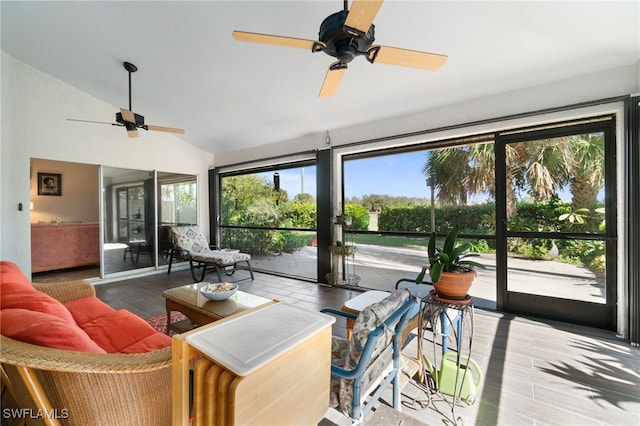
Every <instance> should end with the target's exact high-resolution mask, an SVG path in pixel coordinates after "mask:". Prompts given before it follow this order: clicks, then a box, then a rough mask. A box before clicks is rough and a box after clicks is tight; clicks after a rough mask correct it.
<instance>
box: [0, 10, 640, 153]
mask: <svg viewBox="0 0 640 426" xmlns="http://www.w3.org/2000/svg"><path fill="white" fill-rule="evenodd" d="M342 8H343V2H342V1H341V0H324V1H302V0H299V1H197V2H189V1H167V2H164V1H163V2H147V1H144V2H111V1H105V2H78V1H73V2H57V1H52V2H49V1H47V2H32V1H16V2H13V1H2V3H1V18H2V22H1V23H2V50H3V51H5V52H6V53H8V54H10V55H12V56H14V57H16V58H18V59H20V60H22V61H24V62H26V63H28V64H30V65H32V66H34V67H35V68H38V69H40V70H42V71H44V72H46V73H48V74H50V75H52V76H54V77H56V78H58V79H60V80H62V81H65V82H67V83H69V84H70V85H72V86H75V87H77V88H78V89H80V90H82V91H84V92H87V93H89V94H90V95H93V96H95V97H97V98H99V99H101V100H103V101H105V102H107V103H109V104H112V105H114V106H116V107H118V108H120V107H124V108H127V107H128V93H127V74H126V72H125V71H124V69H123V68H122V62H123V61H130V62H132V63H134V64H135V65H137V67H138V72H136V73H135V74H133V110H134V111H135V112H138V113H141V114H143V115H144V116H145V117H146V121H147V122H149V123H152V124H159V125H166V126H172V127H182V128H185V129H186V130H187V132H186V134H184V135H183V136H181V137H183V138H184V139H185V140H186V141H188V142H190V143H192V144H193V145H196V146H198V147H201V148H202V149H204V150H207V151H209V152H212V153H216V152H225V151H232V150H237V149H246V148H251V147H255V146H259V145H264V144H268V143H272V142H278V141H283V140H288V139H294V138H297V137H302V136H304V135H309V134H315V133H317V134H324V132H325V131H327V130H332V129H339V128H343V127H347V126H352V125H356V124H364V123H367V122H371V121H374V120H377V119H381V118H385V117H393V116H397V115H402V114H408V113H412V112H415V111H420V110H426V109H429V108H434V107H438V106H440V105H447V104H451V103H454V102H460V101H464V100H467V99H473V98H478V97H483V96H488V95H491V94H496V93H503V92H508V91H512V90H517V89H520V88H526V87H532V86H537V85H541V84H545V83H548V82H553V81H560V80H564V79H569V78H572V77H576V76H581V75H586V74H590V73H594V72H598V71H601V70H607V69H613V68H617V67H623V66H629V65H632V64H636V63H637V61H638V60H639V59H640V32H639V26H640V24H639V22H640V7H639V2H638V1H625V2H615V1H602V2H598V1H584V2H582V1H570V2H558V1H549V2H544V1H531V2H528V1H497V2H484V1H469V2H465V1H400V0H387V1H385V2H384V4H383V5H382V7H381V9H380V11H379V13H378V15H377V17H376V19H375V21H374V23H375V38H376V41H375V44H382V45H387V46H394V47H402V48H407V49H413V50H420V51H428V52H433V53H441V54H446V55H448V60H447V62H446V63H445V65H444V66H443V67H442V68H441V69H440V70H438V71H435V72H431V71H423V70H417V69H412V68H403V67H398V66H393V65H385V64H370V63H369V62H367V61H366V60H365V59H364V58H362V57H359V58H356V59H355V60H354V61H353V62H351V63H350V64H349V68H348V70H347V71H346V73H345V75H344V77H343V79H342V81H341V82H340V85H339V87H338V89H337V91H336V93H335V95H334V96H333V97H330V98H326V99H319V98H318V92H319V90H320V87H321V85H322V82H323V79H324V77H325V74H326V71H327V68H328V66H329V65H330V64H331V63H332V62H333V61H334V60H335V59H334V58H331V57H329V56H327V55H325V54H324V53H322V52H320V53H312V52H311V51H306V50H303V49H292V48H287V47H280V46H271V45H261V44H254V43H243V42H239V41H236V40H234V38H233V37H232V35H231V34H232V31H233V30H236V29H237V30H243V31H251V32H258V33H270V34H276V35H284V36H291V37H299V38H303V39H311V40H315V39H317V38H318V29H319V26H320V23H321V22H322V20H323V19H324V18H325V17H327V16H328V15H330V14H332V13H334V12H336V11H338V10H341V9H342ZM114 112H115V111H114ZM75 118H84V119H87V120H96V121H112V120H113V119H114V117H93V116H92V117H89V116H87V117H75ZM78 125H79V126H82V125H86V124H83V123H78Z"/></svg>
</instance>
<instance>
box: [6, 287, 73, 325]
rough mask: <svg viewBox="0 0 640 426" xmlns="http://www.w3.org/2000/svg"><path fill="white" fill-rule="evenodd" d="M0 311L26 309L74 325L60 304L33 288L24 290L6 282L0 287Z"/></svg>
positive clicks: (71, 317)
mask: <svg viewBox="0 0 640 426" xmlns="http://www.w3.org/2000/svg"><path fill="white" fill-rule="evenodd" d="M0 309H26V310H29V311H35V312H42V313H45V314H50V315H54V316H56V317H58V318H60V319H63V320H65V321H68V322H70V323H71V324H74V325H75V323H76V322H75V321H74V319H73V316H71V313H70V312H69V310H68V309H67V308H65V307H64V305H63V304H62V303H60V302H59V301H57V300H56V299H54V298H53V297H51V296H49V295H48V294H46V293H43V292H41V291H38V290H36V289H34V288H33V287H31V288H30V289H27V288H24V286H23V285H22V284H20V283H14V282H7V283H5V284H3V285H2V294H0Z"/></svg>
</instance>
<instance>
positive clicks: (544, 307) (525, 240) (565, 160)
mask: <svg viewBox="0 0 640 426" xmlns="http://www.w3.org/2000/svg"><path fill="white" fill-rule="evenodd" d="M611 126H612V122H607V121H605V122H603V123H590V124H588V125H583V126H571V127H569V126H567V128H564V129H563V128H560V127H559V128H556V129H550V130H541V131H536V132H530V133H518V134H512V135H509V136H505V137H503V138H500V141H501V143H500V144H499V150H500V156H501V161H503V162H504V169H503V170H501V171H500V172H499V173H498V176H499V178H498V183H497V184H498V185H502V191H500V193H501V194H503V195H502V197H500V198H499V199H498V200H497V202H498V203H499V204H500V203H501V202H502V203H503V204H502V206H501V210H500V211H501V213H502V214H503V217H501V218H500V220H499V223H500V224H503V228H502V230H501V231H502V232H501V233H500V234H501V235H503V236H504V239H503V240H502V241H500V243H501V244H500V246H501V247H503V248H504V250H502V251H501V256H503V259H504V265H505V271H504V273H503V278H502V279H501V280H502V281H503V282H502V283H500V282H499V289H502V291H504V293H503V299H502V300H504V302H505V304H506V306H505V310H511V311H514V312H522V313H526V314H532V315H539V316H545V317H550V318H553V319H558V320H563V321H570V322H579V323H585V324H589V325H595V326H600V327H604V328H610V327H611V326H613V324H614V322H615V314H614V313H615V272H613V273H612V271H615V268H614V266H615V250H614V249H612V248H613V247H615V244H614V241H615V232H614V229H613V228H611V229H607V226H606V223H607V220H606V219H608V221H609V222H610V223H615V199H614V198H615V190H614V188H615V175H614V174H613V170H614V167H615V161H614V159H613V157H611V158H607V157H606V153H612V152H614V150H613V149H612V147H613V144H614V140H613V132H612V131H611ZM607 147H609V148H607ZM610 155H612V154H610ZM609 176H613V177H612V178H608V177H609ZM500 181H501V182H500ZM499 281H500V280H499Z"/></svg>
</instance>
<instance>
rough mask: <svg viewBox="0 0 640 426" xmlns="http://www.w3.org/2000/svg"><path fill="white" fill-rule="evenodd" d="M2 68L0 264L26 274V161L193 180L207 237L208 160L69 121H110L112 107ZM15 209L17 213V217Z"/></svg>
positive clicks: (158, 136) (146, 136)
mask: <svg viewBox="0 0 640 426" xmlns="http://www.w3.org/2000/svg"><path fill="white" fill-rule="evenodd" d="M1 62H2V68H1V70H2V86H1V88H2V89H1V95H2V103H1V107H2V110H1V117H2V118H1V122H0V125H1V128H2V132H1V135H2V146H1V150H0V165H1V167H0V179H1V181H0V224H1V225H2V226H1V227H0V242H1V244H0V259H3V260H11V261H13V262H16V263H17V264H18V265H19V266H20V267H21V268H22V269H23V270H24V271H25V272H27V271H30V270H31V247H30V238H31V231H30V213H29V200H30V177H31V172H30V161H31V159H32V158H38V159H49V160H60V161H69V162H77V163H87V164H103V165H107V166H113V167H122V168H130V169H141V170H159V171H164V172H176V173H185V174H195V175H197V176H198V179H199V192H198V197H199V199H200V202H199V203H198V206H199V212H198V213H199V220H200V223H201V224H202V226H203V228H204V229H205V230H206V231H208V224H209V216H208V215H209V212H208V206H209V203H208V199H209V190H208V179H207V171H208V169H209V167H210V166H212V164H213V154H211V153H208V152H205V151H202V150H200V149H198V148H195V147H194V146H192V145H190V144H188V143H186V142H184V141H183V140H181V139H180V138H178V137H175V136H173V135H171V134H166V133H161V132H148V133H147V132H140V133H141V134H140V137H139V138H137V139H129V138H128V137H127V135H126V132H124V130H123V129H122V128H120V127H112V126H107V125H100V124H89V123H77V122H71V121H67V120H66V119H67V118H84V119H89V120H91V119H93V120H95V119H97V118H98V117H112V116H113V115H114V113H115V112H116V111H117V110H118V108H116V107H114V106H113V105H107V104H105V103H104V102H102V101H100V100H98V99H96V98H94V97H92V96H89V95H88V94H86V93H84V92H81V91H79V90H77V89H75V88H74V87H72V86H70V85H68V84H66V83H63V82H61V81H60V80H57V79H55V78H53V77H51V76H49V75H48V74H44V73H42V72H41V71H39V70H37V69H35V68H33V67H31V66H29V65H27V64H25V63H23V62H21V61H18V60H17V59H15V58H13V57H12V56H10V55H7V54H6V53H4V52H2V57H1ZM187 131H188V129H187ZM63 179H64V177H63ZM63 197H64V193H63ZM18 203H22V204H23V206H24V209H23V211H18Z"/></svg>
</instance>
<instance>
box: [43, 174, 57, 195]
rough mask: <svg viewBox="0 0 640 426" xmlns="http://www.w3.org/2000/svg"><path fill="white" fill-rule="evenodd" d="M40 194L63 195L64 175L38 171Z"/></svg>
mask: <svg viewBox="0 0 640 426" xmlns="http://www.w3.org/2000/svg"><path fill="white" fill-rule="evenodd" d="M38 195H57V196H60V195H62V175H61V174H59V173H38Z"/></svg>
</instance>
